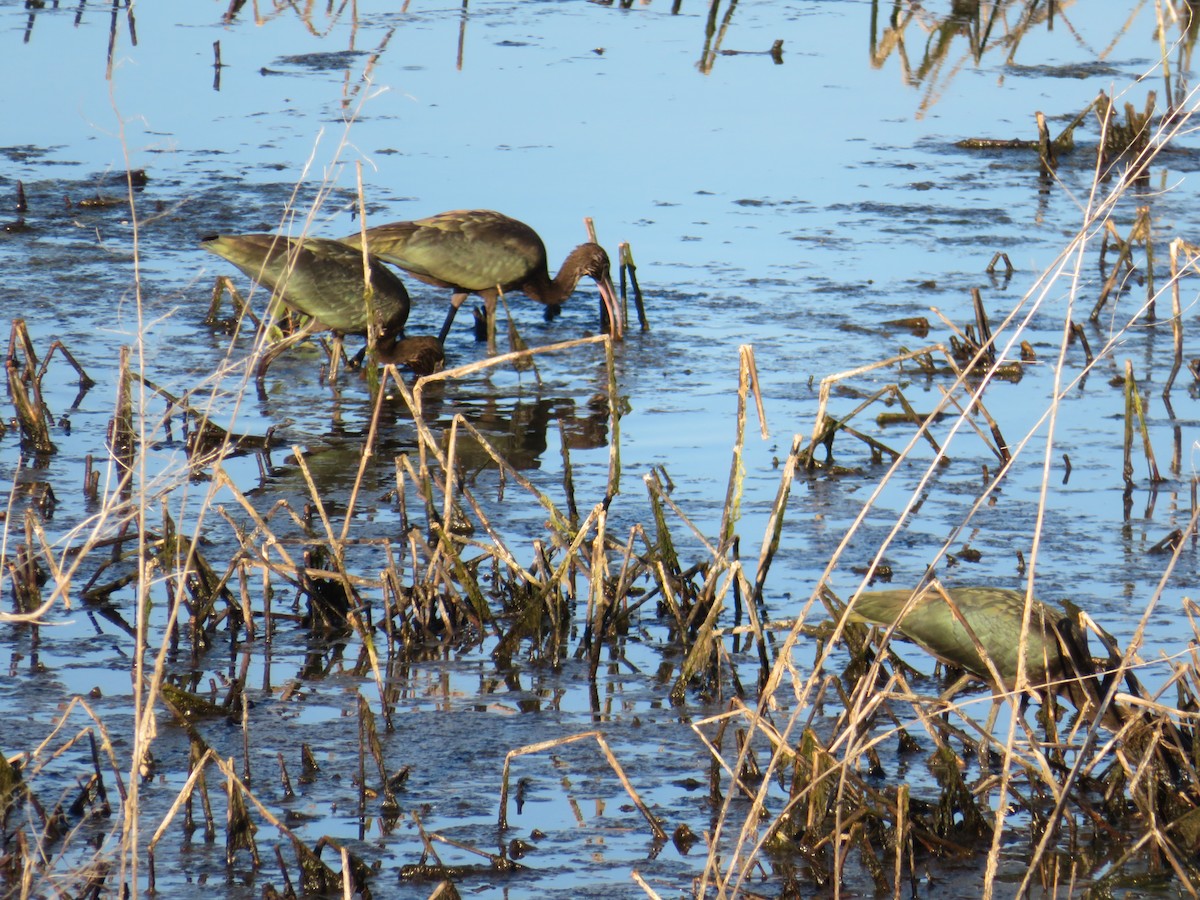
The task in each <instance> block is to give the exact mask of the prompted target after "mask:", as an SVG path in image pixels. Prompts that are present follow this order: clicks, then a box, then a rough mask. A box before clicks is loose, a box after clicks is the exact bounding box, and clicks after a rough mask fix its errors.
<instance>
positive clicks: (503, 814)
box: [498, 731, 667, 841]
mask: <svg viewBox="0 0 1200 900" xmlns="http://www.w3.org/2000/svg"><path fill="white" fill-rule="evenodd" d="M588 739H592V740H595V742H596V744H597V746H598V747H599V748H600V752H601V753H602V754H603V756H604V758H605V760H606V761H607V762H608V765H609V767H610V768H612V770H613V772H614V773H615V774H616V776H617V778H618V779H619V780H620V782H621V786H622V787H623V788H625V792H626V793H627V794H629V796H630V799H632V800H633V803H634V805H635V806H636V807H637V808H638V811H639V812H640V813H641V814H642V817H643V818H644V819H645V820H646V823H647V824H648V825H649V826H650V832H651V834H653V835H654V838H655V840H658V841H665V840H666V839H667V833H666V831H664V830H663V827H662V825H661V824H660V823H659V821H658V819H656V818H655V817H654V816H653V815H652V814H651V812H650V809H649V808H648V807H647V806H646V804H645V803H644V802H642V798H641V797H640V796H639V795H638V792H637V790H636V789H635V788H634V786H633V783H632V782H631V781H630V780H629V778H628V776H627V775H626V774H625V770H624V769H623V768H622V767H621V764H620V763H619V762H617V758H616V756H615V755H613V752H612V749H611V748H610V747H609V745H608V742H607V741H606V740H605V739H604V736H603V735H602V734H600V732H598V731H585V732H583V733H582V734H572V735H568V736H566V737H561V738H555V739H554V740H552V741H542V742H540V743H537V744H527V745H525V746H524V747H517V748H516V749H515V750H509V751H508V753H506V754H505V755H504V770H503V773H502V774H501V777H500V818H499V822H498V826H499V828H500V830H501V832H504V831H507V830H508V790H509V788H508V784H509V775H510V772H511V769H512V761H513V760H514V759H516V758H517V757H518V756H525V755H527V754H530V753H541V752H542V751H544V750H553V749H554V748H556V747H563V746H566V745H567V744H573V743H575V742H577V741H585V740H588Z"/></svg>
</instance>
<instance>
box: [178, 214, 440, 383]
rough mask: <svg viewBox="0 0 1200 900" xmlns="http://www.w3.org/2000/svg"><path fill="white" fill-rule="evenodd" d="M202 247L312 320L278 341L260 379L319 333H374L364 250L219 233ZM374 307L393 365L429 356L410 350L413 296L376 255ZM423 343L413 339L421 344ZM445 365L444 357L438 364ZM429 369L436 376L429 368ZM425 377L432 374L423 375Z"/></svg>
mask: <svg viewBox="0 0 1200 900" xmlns="http://www.w3.org/2000/svg"><path fill="white" fill-rule="evenodd" d="M200 246H201V247H203V248H204V249H205V250H208V251H209V252H210V253H215V254H217V255H218V256H220V257H223V258H225V259H227V260H229V261H230V262H231V263H233V264H234V265H235V266H237V267H238V268H239V269H241V270H242V271H243V272H245V273H246V275H248V276H249V277H250V278H252V279H253V280H254V281H256V282H258V283H259V284H261V285H262V286H263V287H265V288H268V289H269V290H271V291H272V293H274V294H275V295H276V296H278V297H279V298H280V299H281V300H282V301H283V302H284V303H285V304H287V305H288V306H289V307H291V308H292V309H293V310H295V311H296V312H299V313H303V314H304V315H307V316H310V317H311V321H310V322H308V324H306V325H305V326H304V327H303V328H302V329H301V330H300V331H298V332H296V333H295V334H292V335H290V336H289V337H287V338H284V339H283V340H281V341H277V342H276V343H275V344H274V345H273V346H272V347H270V348H268V349H267V351H266V352H265V353H264V354H263V358H262V360H261V361H260V362H259V365H258V377H259V378H262V376H263V375H264V374H266V371H267V367H268V366H269V365H270V364H271V362H272V361H273V360H274V359H275V358H276V357H277V356H279V354H280V353H282V352H283V351H284V350H286V349H287V348H288V347H290V346H292V344H294V343H296V342H297V341H299V340H302V339H303V338H305V337H308V336H309V335H311V334H313V333H314V332H317V331H323V330H326V329H328V330H330V331H333V332H334V333H335V334H336V335H338V336H341V335H344V334H366V333H367V330H368V329H367V323H368V318H367V301H366V290H365V287H364V284H363V258H362V251H361V250H355V249H353V248H351V247H348V246H346V245H345V244H344V243H342V242H340V241H330V240H323V239H321V238H303V239H295V238H284V237H281V236H278V235H274V234H240V235H212V236H210V237H206V238H204V239H203V240H202V241H201V242H200ZM369 262H370V266H371V287H372V288H373V291H374V294H373V296H372V299H371V304H372V306H373V308H374V317H375V323H376V324H377V325H378V329H379V336H378V339H377V343H376V350H377V352H378V354H379V356H380V357H381V358H384V359H385V360H386V361H389V362H397V363H400V364H406V363H407V357H408V356H413V354H414V353H415V354H416V355H415V356H414V358H415V359H418V360H421V359H424V360H425V362H424V365H425V366H427V367H428V366H432V365H434V363H433V362H431V361H430V360H429V358H428V350H429V348H428V347H427V346H422V348H421V350H422V352H420V353H416V349H417V347H416V345H411V343H410V345H405V338H404V323H405V321H406V320H407V319H408V305H409V304H408V292H407V291H406V290H405V289H404V284H403V283H402V282H401V281H400V279H399V278H397V277H396V275H395V273H394V272H392V271H391V270H390V269H388V268H387V267H386V266H384V265H383V264H382V263H380V262H379V260H377V259H374V258H373V257H372V258H370V260H369ZM421 340H422V339H420V338H411V339H408V341H409V342H412V341H417V342H420V341H421ZM437 363H440V359H439V360H438V361H437ZM428 371H433V369H432V368H429V369H428ZM424 374H427V372H426V373H424Z"/></svg>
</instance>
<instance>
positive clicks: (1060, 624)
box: [849, 585, 1115, 724]
mask: <svg viewBox="0 0 1200 900" xmlns="http://www.w3.org/2000/svg"><path fill="white" fill-rule="evenodd" d="M943 593H944V594H945V596H943ZM947 597H948V598H949V601H950V602H949V603H948V602H947V600H946V598H947ZM910 598H912V602H911V603H910V602H909V600H910ZM906 606H907V609H908V611H907V612H905V607H906ZM902 615H903V618H901V616H902ZM849 620H850V621H853V622H864V623H867V624H869V625H876V626H878V627H880V628H891V627H892V626H893V625H895V630H896V633H897V634H899V635H901V636H903V637H905V638H907V639H908V640H910V641H912V642H913V643H915V644H918V645H920V646H921V648H922V649H924V650H925V651H926V652H928V653H929V654H930V655H932V656H934V657H935V658H937V659H938V660H940V661H941V662H943V663H945V664H946V665H950V666H955V667H957V668H959V669H964V670H966V671H967V672H969V673H970V674H971V675H974V676H976V677H978V678H981V679H983V680H984V681H986V682H987V683H988V684H989V685H991V686H992V687H993V688H994V689H995V688H997V687H1002V688H1003V689H1005V690H1010V691H1011V690H1015V689H1016V681H1017V654H1018V652H1019V648H1020V646H1021V634H1022V627H1023V626H1022V623H1023V622H1024V620H1025V592H1024V591H1017V590H1010V589H1008V588H998V587H986V586H985V587H954V588H944V587H940V586H938V585H928V586H926V587H924V588H921V589H919V590H918V591H916V592H913V591H910V590H889V591H864V592H863V593H862V594H860V595H859V596H858V598H857V599H856V600H855V601H854V603H853V605H852V606H851V608H850V613H849ZM968 628H969V629H970V630H969V631H968ZM972 635H973V637H972ZM981 651H982V653H981ZM984 655H986V656H987V659H988V660H990V662H991V665H992V668H994V669H995V673H996V675H999V676H1000V682H1001V683H1000V685H999V686H998V685H997V683H996V676H995V675H993V673H992V668H989V666H988V664H987V662H985V661H984ZM1095 675H1096V667H1095V664H1094V663H1093V662H1092V660H1091V657H1090V655H1089V652H1088V649H1087V640H1086V638H1085V637H1084V635H1083V633H1082V632H1081V631H1080V630H1079V629H1078V628H1077V627H1076V626H1075V623H1074V622H1072V621H1071V619H1069V618H1068V617H1067V616H1066V615H1065V614H1064V613H1062V612H1059V611H1058V610H1056V609H1054V608H1053V607H1051V606H1047V605H1046V604H1045V603H1042V602H1041V601H1039V600H1030V605H1029V625H1028V628H1027V629H1025V682H1024V684H1025V685H1026V686H1028V687H1030V688H1033V689H1034V690H1037V691H1047V690H1049V691H1052V692H1054V693H1057V694H1059V695H1060V696H1063V697H1065V698H1066V699H1067V700H1069V701H1070V702H1071V704H1072V705H1073V706H1075V708H1076V709H1079V710H1084V709H1085V708H1087V706H1088V705H1092V706H1094V705H1095V703H1096V702H1097V700H1098V696H1099V695H1101V694H1102V693H1103V692H1102V691H1100V692H1098V688H1097V679H1096V677H1095ZM1113 713H1115V710H1112V709H1110V710H1109V715H1106V717H1105V719H1106V721H1105V724H1108V722H1109V721H1112V720H1113V715H1112V714H1113Z"/></svg>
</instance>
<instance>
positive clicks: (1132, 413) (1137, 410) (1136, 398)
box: [1122, 359, 1164, 490]
mask: <svg viewBox="0 0 1200 900" xmlns="http://www.w3.org/2000/svg"><path fill="white" fill-rule="evenodd" d="M1135 419H1136V421H1137V427H1138V430H1139V431H1140V432H1141V436H1142V450H1143V452H1144V453H1145V455H1146V465H1147V466H1148V467H1149V469H1150V472H1149V474H1150V483H1151V484H1161V483H1162V482H1163V480H1164V479H1163V477H1162V475H1160V474H1159V471H1158V462H1157V461H1156V460H1155V458H1154V448H1153V447H1152V446H1151V444H1150V431H1149V428H1148V427H1147V425H1146V413H1145V410H1144V409H1143V408H1142V395H1141V392H1140V391H1139V390H1138V385H1137V380H1136V379H1135V378H1134V377H1133V362H1132V361H1131V360H1128V359H1127V360H1125V442H1124V443H1125V455H1124V460H1125V462H1124V466H1123V469H1122V473H1123V477H1124V479H1125V487H1126V488H1127V489H1130V490H1132V488H1133V460H1132V452H1133V427H1134V420H1135Z"/></svg>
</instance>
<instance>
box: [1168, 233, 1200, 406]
mask: <svg viewBox="0 0 1200 900" xmlns="http://www.w3.org/2000/svg"><path fill="white" fill-rule="evenodd" d="M1181 253H1186V254H1187V263H1186V266H1187V267H1188V268H1191V267H1193V266H1194V265H1195V263H1196V258H1197V256H1200V247H1197V246H1196V245H1195V244H1192V243H1189V242H1188V241H1185V240H1184V239H1183V238H1178V237H1177V238H1175V239H1174V240H1172V241H1171V244H1170V258H1171V336H1172V338H1173V340H1174V347H1175V356H1174V359H1173V361H1172V363H1171V374H1170V375H1168V376H1167V383H1166V385H1165V386H1164V387H1163V393H1162V395H1163V399H1164V400H1165V399H1167V398H1168V397H1169V396H1170V394H1171V387H1172V386H1173V385H1174V384H1175V377H1176V376H1177V375H1178V374H1179V370H1180V369H1181V368H1182V367H1183V306H1182V304H1181V302H1180V299H1179V279H1180V274H1181V267H1180V262H1179V256H1180V254H1181Z"/></svg>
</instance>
